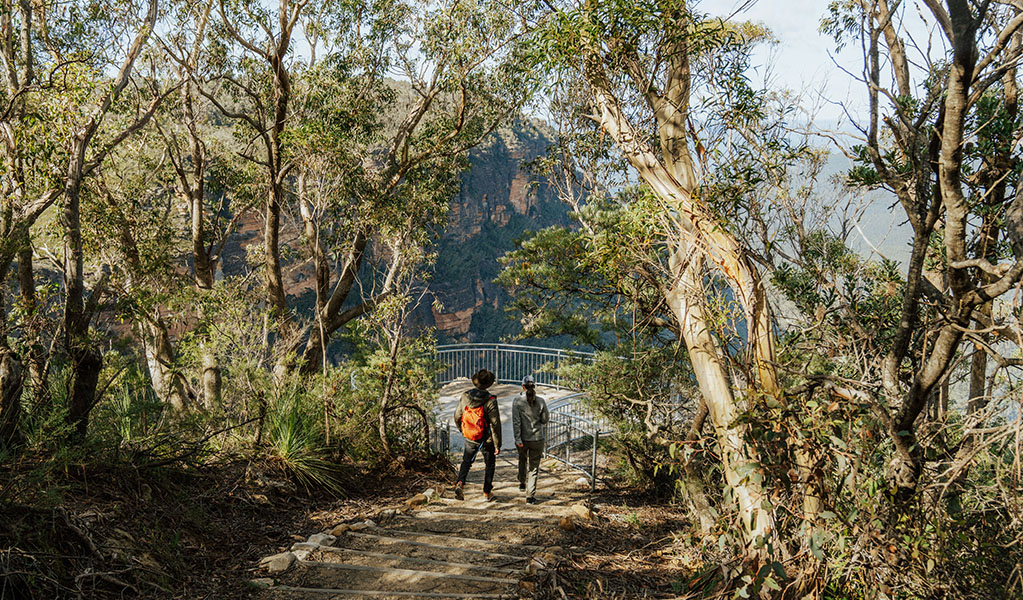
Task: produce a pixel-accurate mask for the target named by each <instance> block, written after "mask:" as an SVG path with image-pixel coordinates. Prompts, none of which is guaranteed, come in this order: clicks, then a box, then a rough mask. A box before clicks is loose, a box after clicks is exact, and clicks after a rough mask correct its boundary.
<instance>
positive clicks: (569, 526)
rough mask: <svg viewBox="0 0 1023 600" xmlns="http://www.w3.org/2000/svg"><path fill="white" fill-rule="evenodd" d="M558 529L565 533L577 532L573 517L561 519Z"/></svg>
mask: <svg viewBox="0 0 1023 600" xmlns="http://www.w3.org/2000/svg"><path fill="white" fill-rule="evenodd" d="M558 527H560V528H561V529H562V530H563V531H575V522H574V521H573V520H572V517H561V522H560V523H558Z"/></svg>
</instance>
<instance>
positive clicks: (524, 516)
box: [398, 510, 568, 524]
mask: <svg viewBox="0 0 1023 600" xmlns="http://www.w3.org/2000/svg"><path fill="white" fill-rule="evenodd" d="M475 512H476V513H479V514H474V513H472V512H458V511H454V510H451V511H436V510H421V511H417V512H414V513H412V514H411V515H400V516H399V517H398V519H399V520H405V521H407V520H416V519H419V520H434V521H460V522H463V523H479V522H481V521H482V522H485V523H494V522H501V523H518V524H522V523H536V522H538V521H539V522H550V521H551V520H552V519H557V516H555V515H554V514H552V513H551V514H548V513H541V514H530V513H524V512H510V511H500V512H496V513H490V512H485V511H475ZM565 514H568V513H567V512H566V513H565Z"/></svg>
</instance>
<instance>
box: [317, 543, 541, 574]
mask: <svg viewBox="0 0 1023 600" xmlns="http://www.w3.org/2000/svg"><path fill="white" fill-rule="evenodd" d="M311 556H313V557H315V558H316V560H317V561H318V562H344V563H347V564H366V565H371V566H374V565H375V566H387V567H399V568H401V567H403V566H409V565H422V566H423V567H424V568H431V569H433V570H441V569H452V570H454V569H458V570H464V571H473V572H479V573H487V574H498V575H505V576H515V575H518V574H519V573H520V572H521V570H520V569H506V568H501V567H492V566H487V565H483V564H476V563H466V562H452V561H447V560H437V559H433V558H421V557H417V556H406V555H403V554H389V553H385V552H371V551H368V550H355V549H352V548H335V547H333V546H320V547H318V548H316V549H315V550H314V551H313V554H312V555H311ZM385 563H395V564H385Z"/></svg>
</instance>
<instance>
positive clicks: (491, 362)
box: [432, 344, 612, 491]
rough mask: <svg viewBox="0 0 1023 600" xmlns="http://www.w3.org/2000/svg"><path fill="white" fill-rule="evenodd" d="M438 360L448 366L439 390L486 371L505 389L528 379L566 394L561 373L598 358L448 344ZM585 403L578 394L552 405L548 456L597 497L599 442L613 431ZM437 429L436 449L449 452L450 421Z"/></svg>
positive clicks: (447, 418) (440, 377) (441, 419)
mask: <svg viewBox="0 0 1023 600" xmlns="http://www.w3.org/2000/svg"><path fill="white" fill-rule="evenodd" d="M436 358H437V360H438V361H440V362H442V363H444V364H445V365H447V366H446V368H445V369H444V370H443V371H441V372H440V373H439V374H438V376H437V384H438V385H444V384H446V383H450V382H452V381H455V380H457V379H459V378H471V377H472V375H473V374H474V373H476V371H478V370H479V369H480V368H483V367H486V368H487V369H489V370H491V371H493V372H494V374H495V375H496V377H497V381H498V382H500V383H512V384H518V383H520V382H521V381H522V378H523V377H525V376H526V375H532V376H533V377H534V379H535V380H536V383H537V386H546V387H551V388H555V389H558V390H565V389H572V388H570V387H567V386H565V385H564V382H562V380H561V377H560V372H559V371H560V367H561V366H563V365H564V364H566V363H569V362H579V361H586V362H589V361H592V360H593V354H592V353H590V352H575V351H569V350H561V349H558V348H544V347H539V346H520V345H515V344H449V345H444V346H438V347H437V355H436ZM541 395H542V393H541ZM585 400H586V393H585V392H578V393H575V394H571V395H569V396H565V397H563V398H558V399H556V400H552V401H551V402H548V403H547V410H548V412H549V413H550V421H549V422H548V423H547V426H546V428H545V438H546V442H547V447H546V449H545V451H544V454H545V455H546V456H549V457H550V458H553V459H555V460H557V461H559V462H561V463H563V464H564V465H566V466H568V467H570V468H572V469H576V470H578V471H581V472H583V473H584V474H585V475H587V476H588V477H589V479H590V490H591V491H593V490H595V489H596V486H597V479H598V477H597V468H598V464H597V463H598V461H597V455H598V451H599V442H600V438H601V436H606V435H608V434H610V433H611V432H612V428H611V426H610V424H609V423H608V422H607V421H606V420H605V419H603V418H601V417H599V416H598V415H596V414H594V413H593V411H592V410H591V409H590V408H589V407H588V406H587V404H586V402H585ZM437 417H439V421H438V420H437ZM434 425H435V428H436V429H435V435H433V436H432V438H433V442H434V448H435V449H436V450H437V451H438V452H448V451H450V449H451V420H450V416H449V415H435V423H434ZM587 463H589V464H587Z"/></svg>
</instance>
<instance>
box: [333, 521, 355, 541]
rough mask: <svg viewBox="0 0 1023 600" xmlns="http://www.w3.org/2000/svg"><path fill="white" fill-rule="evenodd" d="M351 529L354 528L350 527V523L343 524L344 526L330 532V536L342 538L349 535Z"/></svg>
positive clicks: (341, 525)
mask: <svg viewBox="0 0 1023 600" xmlns="http://www.w3.org/2000/svg"><path fill="white" fill-rule="evenodd" d="M351 528H352V526H351V525H349V524H348V523H342V524H340V525H338V526H337V527H335V528H334V529H331V530H330V535H332V536H334V537H335V538H338V537H341V536H342V535H344V534H345V533H347V532H348V530H349V529H351Z"/></svg>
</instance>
